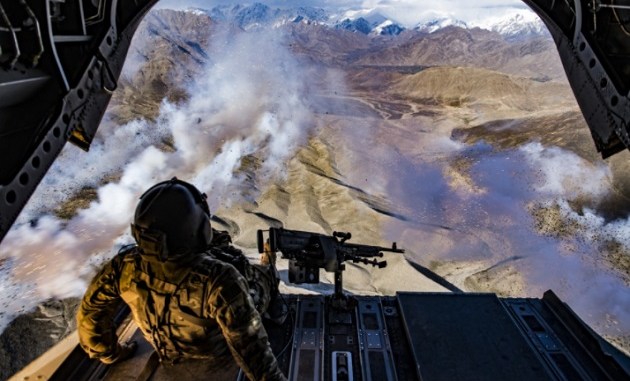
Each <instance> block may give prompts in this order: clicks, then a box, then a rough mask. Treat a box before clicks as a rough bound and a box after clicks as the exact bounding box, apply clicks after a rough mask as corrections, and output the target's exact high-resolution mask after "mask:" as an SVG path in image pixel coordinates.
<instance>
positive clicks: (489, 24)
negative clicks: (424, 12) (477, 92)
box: [414, 10, 548, 41]
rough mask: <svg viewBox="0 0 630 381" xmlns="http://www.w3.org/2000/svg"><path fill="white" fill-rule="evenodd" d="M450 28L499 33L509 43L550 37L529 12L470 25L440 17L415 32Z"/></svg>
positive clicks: (525, 11) (478, 21) (539, 21)
mask: <svg viewBox="0 0 630 381" xmlns="http://www.w3.org/2000/svg"><path fill="white" fill-rule="evenodd" d="M448 26H457V27H460V28H464V29H470V28H481V29H486V30H491V31H494V32H497V33H499V34H500V35H502V36H503V37H504V38H505V39H506V40H508V41H521V40H524V39H527V38H532V37H539V36H546V35H548V31H547V28H546V27H545V24H544V23H543V22H542V21H541V20H540V18H539V17H538V16H537V15H536V14H535V13H534V12H532V11H527V10H519V11H518V12H516V13H509V14H507V15H504V16H502V17H492V18H488V19H481V20H477V21H471V22H469V23H466V22H464V21H462V20H457V19H454V18H449V17H440V18H436V19H432V20H428V21H425V22H422V23H420V24H418V25H417V26H416V27H415V28H414V30H417V31H420V32H425V33H433V32H436V31H438V30H440V29H443V28H446V27H448Z"/></svg>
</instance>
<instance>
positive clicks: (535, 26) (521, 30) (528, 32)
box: [487, 12, 549, 41]
mask: <svg viewBox="0 0 630 381" xmlns="http://www.w3.org/2000/svg"><path fill="white" fill-rule="evenodd" d="M487 29H490V30H493V31H495V32H498V33H499V34H501V35H503V36H504V37H505V38H506V39H507V40H511V41H518V40H523V39H526V38H529V37H537V36H544V35H547V34H548V33H549V32H548V30H547V27H546V26H545V24H544V23H543V22H542V20H541V19H540V18H539V17H538V16H537V15H536V14H535V13H533V12H522V13H517V14H514V15H509V16H506V17H504V18H502V19H498V20H496V21H495V22H494V23H492V24H491V25H489V28H487Z"/></svg>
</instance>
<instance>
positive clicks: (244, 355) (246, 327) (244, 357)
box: [207, 265, 286, 381]
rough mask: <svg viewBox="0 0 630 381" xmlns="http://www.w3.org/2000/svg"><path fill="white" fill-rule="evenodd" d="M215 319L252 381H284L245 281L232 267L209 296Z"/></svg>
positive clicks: (211, 289)
mask: <svg viewBox="0 0 630 381" xmlns="http://www.w3.org/2000/svg"><path fill="white" fill-rule="evenodd" d="M207 305H208V306H209V309H210V317H212V318H213V319H215V320H216V321H217V322H218V323H219V326H220V327H221V330H222V331H223V336H224V337H225V340H226V342H227V344H228V347H229V348H230V351H231V352H232V355H233V356H234V359H235V360H236V362H237V363H238V365H239V366H240V367H241V369H243V371H244V372H245V374H246V375H247V377H249V379H250V380H252V381H284V380H286V378H285V377H284V375H283V374H282V371H281V370H280V368H279V367H278V362H277V361H276V358H275V356H274V355H273V352H272V350H271V346H270V344H269V340H268V336H267V332H266V331H265V327H264V326H263V325H262V319H261V317H260V315H259V314H258V311H256V308H255V307H254V302H253V301H252V299H251V297H250V295H249V288H248V286H247V282H246V281H245V279H244V278H243V277H242V276H241V275H240V274H239V273H238V271H237V270H236V269H235V268H234V267H233V266H231V265H225V268H224V271H222V274H221V275H220V276H219V277H218V278H217V279H216V280H215V281H214V282H213V284H212V285H211V287H210V292H209V295H208V304H207Z"/></svg>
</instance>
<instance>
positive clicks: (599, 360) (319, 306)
mask: <svg viewBox="0 0 630 381" xmlns="http://www.w3.org/2000/svg"><path fill="white" fill-rule="evenodd" d="M283 297H284V298H285V300H286V303H287V304H288V306H289V311H290V314H289V316H288V318H287V319H286V320H285V322H284V323H283V324H282V325H277V324H273V323H270V322H267V323H266V328H267V332H268V334H269V338H270V341H271V346H272V349H273V351H274V353H275V354H276V357H277V359H278V362H279V364H280V367H281V369H282V370H283V372H284V373H285V374H286V375H287V376H288V379H289V380H296V381H350V380H355V381H377V380H378V381H384V380H387V381H416V380H417V381H441V380H449V381H454V380H473V381H477V380H514V381H519V380H571V381H573V380H628V379H630V358H628V357H627V356H626V355H624V354H623V353H622V352H620V351H619V350H617V349H616V348H614V347H613V346H612V345H610V344H609V343H608V342H606V341H605V340H603V339H602V338H601V337H599V336H598V335H597V334H595V333H594V332H593V331H592V330H591V329H590V328H589V327H588V326H587V325H586V324H585V323H584V322H582V321H581V320H580V319H579V318H578V317H577V315H575V314H574V313H573V311H572V310H571V309H570V308H569V307H568V306H567V305H566V304H565V303H563V302H562V301H561V300H560V299H559V298H558V297H557V296H556V295H555V294H554V293H553V292H551V291H547V292H546V293H545V295H544V296H543V297H542V298H541V299H536V298H500V297H498V296H497V295H495V294H475V293H428V292H404V293H403V292H401V293H398V294H396V296H351V297H350V298H349V301H350V303H349V304H348V306H349V308H347V309H345V310H344V309H339V308H335V307H334V306H333V302H332V301H333V299H332V298H331V297H330V296H323V295H284V296H283ZM122 315H124V313H121V316H122ZM119 336H120V338H121V340H127V339H130V338H133V339H135V340H137V341H138V342H139V350H138V352H137V353H136V355H135V356H134V358H132V359H130V360H127V361H124V362H122V363H120V364H116V365H113V366H105V365H103V364H101V363H99V362H97V361H93V360H90V359H88V358H87V357H86V355H85V354H84V353H83V351H82V350H81V349H80V348H79V347H78V346H77V347H76V348H74V350H71V351H69V354H68V356H67V358H66V359H65V361H63V363H61V365H60V366H58V367H57V368H56V371H54V372H52V373H43V371H40V370H37V369H28V371H23V372H20V374H18V375H16V376H14V377H13V378H12V379H11V381H24V380H55V381H57V380H77V381H87V380H99V381H122V380H125V381H129V380H135V381H151V380H152V381H157V380H158V379H159V381H164V379H163V378H160V377H157V376H156V374H157V373H156V370H157V369H158V367H159V361H158V360H157V356H156V355H155V354H154V352H153V349H152V348H151V346H150V345H149V344H148V343H147V342H146V341H144V339H142V337H141V334H140V332H139V331H138V330H137V328H136V327H135V325H134V323H133V322H132V321H131V319H130V318H129V316H127V317H126V318H124V320H122V323H121V327H120V330H119ZM57 356H58V354H57ZM38 361H39V360H38ZM48 368H50V367H48ZM42 369H45V367H43V368H42ZM188 370H190V369H188ZM197 376H198V377H197V378H198V379H204V378H207V377H211V379H213V380H217V381H240V380H245V378H244V377H243V375H242V374H239V373H238V372H233V373H231V374H227V375H221V376H218V375H217V374H212V375H205V374H198V375H197ZM177 381H182V379H180V378H178V379H177Z"/></svg>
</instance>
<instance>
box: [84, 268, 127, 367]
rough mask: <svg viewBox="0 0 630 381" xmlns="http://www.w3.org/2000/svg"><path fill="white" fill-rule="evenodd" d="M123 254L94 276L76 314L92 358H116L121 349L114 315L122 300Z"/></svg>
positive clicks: (104, 360)
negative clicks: (121, 267) (121, 274)
mask: <svg viewBox="0 0 630 381" xmlns="http://www.w3.org/2000/svg"><path fill="white" fill-rule="evenodd" d="M121 259H122V258H121V257H120V256H116V257H114V259H112V260H111V261H110V262H108V263H107V264H106V265H105V267H104V268H103V269H102V270H101V271H100V272H99V273H98V274H97V275H96V276H95V277H94V279H93V280H92V283H91V284H90V286H89V287H88V289H87V291H86V293H85V295H84V296H83V300H82V301H81V305H80V306H79V311H78V313H77V330H78V333H79V343H80V344H81V347H82V348H83V349H84V350H85V351H86V352H87V354H88V355H89V356H90V358H97V359H100V360H101V361H103V362H107V361H108V360H109V359H113V358H115V357H116V355H117V354H118V353H117V351H118V350H119V349H120V348H119V346H118V337H117V336H116V327H115V326H114V315H115V313H116V310H117V308H118V307H119V306H120V303H121V302H122V299H121V297H120V291H119V288H118V280H119V278H120V271H119V270H120V264H121Z"/></svg>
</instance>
